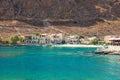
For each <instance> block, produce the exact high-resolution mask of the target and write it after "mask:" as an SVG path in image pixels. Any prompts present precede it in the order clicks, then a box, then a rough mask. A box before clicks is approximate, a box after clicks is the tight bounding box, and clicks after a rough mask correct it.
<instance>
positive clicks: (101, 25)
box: [0, 0, 120, 36]
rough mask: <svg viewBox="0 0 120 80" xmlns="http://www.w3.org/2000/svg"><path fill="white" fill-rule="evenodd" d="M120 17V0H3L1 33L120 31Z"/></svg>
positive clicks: (99, 32) (100, 33) (101, 33)
mask: <svg viewBox="0 0 120 80" xmlns="http://www.w3.org/2000/svg"><path fill="white" fill-rule="evenodd" d="M119 18H120V0H0V19H1V21H0V25H1V27H0V33H1V36H8V35H10V34H13V33H17V34H22V35H29V34H34V33H43V32H44V33H46V32H51V33H52V32H55V33H56V32H63V33H73V34H74V33H77V34H83V35H88V36H91V35H100V36H103V35H107V34H120V32H119V29H120V21H119ZM45 22H48V23H50V25H48V26H47V25H45V24H44V23H45ZM49 26H52V28H51V27H49ZM19 30H20V33H19Z"/></svg>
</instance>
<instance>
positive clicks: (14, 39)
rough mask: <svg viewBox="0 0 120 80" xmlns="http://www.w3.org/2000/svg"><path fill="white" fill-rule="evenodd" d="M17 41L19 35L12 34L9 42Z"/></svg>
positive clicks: (15, 42) (14, 42)
mask: <svg viewBox="0 0 120 80" xmlns="http://www.w3.org/2000/svg"><path fill="white" fill-rule="evenodd" d="M18 41H19V36H17V35H13V36H11V37H10V41H9V43H10V44H17V42H18Z"/></svg>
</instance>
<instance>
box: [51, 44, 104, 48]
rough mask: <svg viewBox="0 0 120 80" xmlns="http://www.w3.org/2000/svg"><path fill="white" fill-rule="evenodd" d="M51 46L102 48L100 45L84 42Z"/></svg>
mask: <svg viewBox="0 0 120 80" xmlns="http://www.w3.org/2000/svg"><path fill="white" fill-rule="evenodd" d="M52 47H81V48H82V47H83V48H87V47H88V48H90V47H91V48H102V47H103V46H102V45H84V44H63V45H52Z"/></svg>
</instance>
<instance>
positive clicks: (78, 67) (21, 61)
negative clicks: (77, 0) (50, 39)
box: [0, 46, 120, 80]
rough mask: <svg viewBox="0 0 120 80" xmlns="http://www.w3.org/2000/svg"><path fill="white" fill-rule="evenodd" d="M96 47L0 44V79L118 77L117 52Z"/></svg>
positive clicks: (114, 79) (92, 79)
mask: <svg viewBox="0 0 120 80" xmlns="http://www.w3.org/2000/svg"><path fill="white" fill-rule="evenodd" d="M95 50H96V48H65V47H64V48H60V47H59V48H56V47H41V46H16V47H14V46H11V47H0V80H120V56H115V55H98V54H93V53H92V52H93V51H95Z"/></svg>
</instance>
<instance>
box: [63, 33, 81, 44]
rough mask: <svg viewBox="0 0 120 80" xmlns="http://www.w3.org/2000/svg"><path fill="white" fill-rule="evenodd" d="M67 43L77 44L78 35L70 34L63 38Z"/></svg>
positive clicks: (78, 41) (78, 40)
mask: <svg viewBox="0 0 120 80" xmlns="http://www.w3.org/2000/svg"><path fill="white" fill-rule="evenodd" d="M65 41H66V43H67V44H79V43H80V39H79V36H78V35H70V36H67V37H66V38H65Z"/></svg>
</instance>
